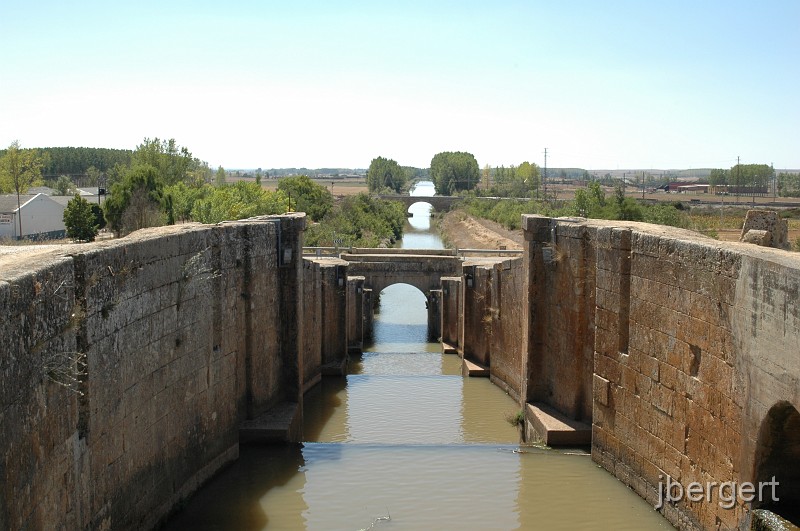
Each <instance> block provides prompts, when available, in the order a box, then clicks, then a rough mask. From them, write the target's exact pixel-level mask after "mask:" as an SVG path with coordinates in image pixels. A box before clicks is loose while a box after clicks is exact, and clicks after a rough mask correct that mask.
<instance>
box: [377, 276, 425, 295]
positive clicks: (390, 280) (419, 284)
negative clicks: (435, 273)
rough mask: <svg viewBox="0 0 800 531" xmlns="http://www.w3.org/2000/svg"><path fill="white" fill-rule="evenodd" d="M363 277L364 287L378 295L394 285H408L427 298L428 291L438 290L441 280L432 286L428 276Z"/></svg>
mask: <svg viewBox="0 0 800 531" xmlns="http://www.w3.org/2000/svg"><path fill="white" fill-rule="evenodd" d="M364 277H365V280H364V285H365V287H368V288H370V289H371V290H372V292H373V293H375V294H379V293H380V292H382V291H383V290H385V289H386V288H388V287H389V286H394V285H395V284H408V285H409V286H413V287H415V288H417V289H418V290H419V291H421V292H422V294H423V295H425V296H426V297H427V296H428V294H429V293H430V291H431V290H432V289H438V287H439V284H440V283H441V280H439V281H438V282H437V283H434V284H432V283H431V278H430V276H429V275H405V276H404V277H402V278H400V277H397V276H388V275H385V276H384V275H375V276H370V275H364ZM437 280H438V279H437Z"/></svg>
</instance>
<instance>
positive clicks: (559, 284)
mask: <svg viewBox="0 0 800 531" xmlns="http://www.w3.org/2000/svg"><path fill="white" fill-rule="evenodd" d="M525 221H526V223H527V225H526V226H525V239H526V242H525V250H526V253H525V258H524V260H525V264H524V265H523V267H524V268H525V273H524V275H525V287H526V288H527V289H525V293H526V296H527V301H528V304H527V310H526V311H527V312H529V313H528V315H526V318H525V320H524V326H523V329H524V330H525V331H524V336H525V339H524V341H525V343H526V346H527V349H526V350H527V352H528V356H527V359H526V360H525V362H524V366H525V372H526V382H525V386H524V387H525V390H524V396H525V397H526V401H527V402H541V403H544V404H547V405H549V406H552V407H554V408H555V409H557V410H558V411H560V412H562V413H564V414H566V415H568V416H569V417H571V418H573V419H576V420H586V421H589V420H591V418H592V365H593V353H594V328H595V276H596V274H597V273H596V264H595V261H596V258H595V249H596V244H595V241H594V231H592V230H590V229H588V228H586V227H584V226H582V225H580V224H570V223H552V222H551V220H550V219H549V218H541V217H526V218H525Z"/></svg>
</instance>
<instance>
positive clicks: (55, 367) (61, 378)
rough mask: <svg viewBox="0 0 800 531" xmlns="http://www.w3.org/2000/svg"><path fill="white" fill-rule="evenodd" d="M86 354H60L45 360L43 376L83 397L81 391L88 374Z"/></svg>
mask: <svg viewBox="0 0 800 531" xmlns="http://www.w3.org/2000/svg"><path fill="white" fill-rule="evenodd" d="M87 369H88V364H87V363H86V354H85V353H83V352H59V353H57V354H53V355H52V356H49V357H48V358H46V359H45V360H44V364H43V365H42V371H43V376H44V377H45V378H47V379H48V380H50V381H51V382H53V383H56V384H58V385H60V386H62V387H64V388H66V389H68V390H69V391H70V392H73V393H75V394H77V395H79V396H83V391H81V390H80V386H81V383H82V381H83V377H85V376H86V375H87V374H88V372H87Z"/></svg>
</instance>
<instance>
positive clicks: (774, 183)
mask: <svg viewBox="0 0 800 531" xmlns="http://www.w3.org/2000/svg"><path fill="white" fill-rule="evenodd" d="M769 169H770V170H772V202H773V203H774V202H775V198H776V196H777V194H778V177H777V176H776V175H775V166H774V165H773V163H771V162H770V163H769Z"/></svg>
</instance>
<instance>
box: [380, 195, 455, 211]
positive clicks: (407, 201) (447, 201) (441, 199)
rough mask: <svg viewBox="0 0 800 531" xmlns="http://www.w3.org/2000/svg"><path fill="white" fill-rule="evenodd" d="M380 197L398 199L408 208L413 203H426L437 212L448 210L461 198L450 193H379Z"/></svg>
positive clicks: (390, 199)
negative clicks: (422, 194)
mask: <svg viewBox="0 0 800 531" xmlns="http://www.w3.org/2000/svg"><path fill="white" fill-rule="evenodd" d="M379 197H380V198H381V199H386V200H389V201H400V202H401V203H403V204H404V205H405V206H406V210H408V208H409V207H411V205H413V204H414V203H428V204H430V205H431V206H432V207H433V209H434V210H436V211H438V212H445V211H448V210H450V209H451V208H452V207H453V205H455V204H456V203H458V202H460V201H461V200H462V199H463V198H462V197H457V196H451V195H434V196H420V195H399V194H398V195H389V194H385V195H381V196H379Z"/></svg>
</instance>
